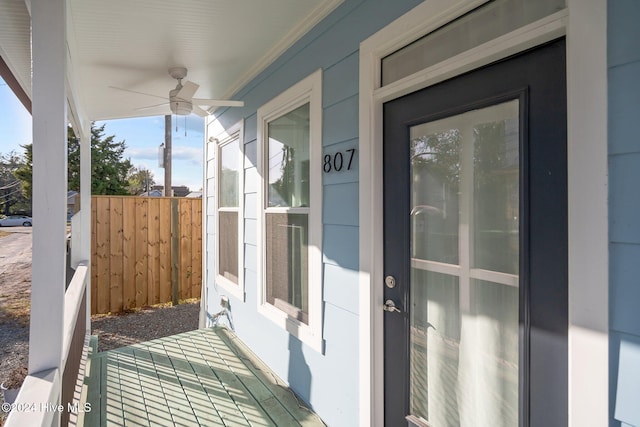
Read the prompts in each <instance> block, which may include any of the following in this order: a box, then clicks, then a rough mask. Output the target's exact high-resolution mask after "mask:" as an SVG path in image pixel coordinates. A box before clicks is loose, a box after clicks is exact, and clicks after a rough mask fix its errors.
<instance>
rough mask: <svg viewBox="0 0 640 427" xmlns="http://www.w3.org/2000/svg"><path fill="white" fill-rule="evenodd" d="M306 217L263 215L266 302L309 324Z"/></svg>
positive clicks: (297, 215)
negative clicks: (264, 216)
mask: <svg viewBox="0 0 640 427" xmlns="http://www.w3.org/2000/svg"><path fill="white" fill-rule="evenodd" d="M308 236H309V225H308V215H306V214H287V213H267V214H266V252H267V256H266V275H267V302H268V303H269V304H272V305H274V306H275V307H277V308H279V309H280V310H282V311H284V312H285V313H287V314H288V315H289V316H291V317H293V318H296V319H298V320H300V321H301V322H303V323H307V324H308V323H309V290H308V289H309V283H308V249H307V246H308Z"/></svg>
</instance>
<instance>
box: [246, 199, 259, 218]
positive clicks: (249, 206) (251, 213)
mask: <svg viewBox="0 0 640 427" xmlns="http://www.w3.org/2000/svg"><path fill="white" fill-rule="evenodd" d="M257 214H258V195H257V194H256V193H246V194H245V196H244V217H245V218H251V219H255V218H256V217H257V216H258V215H257Z"/></svg>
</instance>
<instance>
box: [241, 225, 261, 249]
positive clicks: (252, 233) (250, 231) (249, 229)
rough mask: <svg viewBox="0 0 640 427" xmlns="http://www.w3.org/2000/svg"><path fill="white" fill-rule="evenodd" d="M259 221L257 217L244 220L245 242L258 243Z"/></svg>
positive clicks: (254, 244)
mask: <svg viewBox="0 0 640 427" xmlns="http://www.w3.org/2000/svg"><path fill="white" fill-rule="evenodd" d="M257 229H258V221H257V220H255V219H245V220H244V242H245V243H247V244H249V245H253V246H256V245H257V244H258V234H257Z"/></svg>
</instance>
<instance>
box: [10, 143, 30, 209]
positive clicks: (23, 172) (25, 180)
mask: <svg viewBox="0 0 640 427" xmlns="http://www.w3.org/2000/svg"><path fill="white" fill-rule="evenodd" d="M21 147H22V148H24V156H23V159H22V165H21V166H20V167H19V168H18V169H16V171H15V172H14V173H13V175H14V176H15V177H16V179H18V180H19V181H21V182H22V194H23V195H24V197H25V198H27V199H29V200H31V192H32V188H31V183H32V182H33V146H32V145H31V144H27V145H21Z"/></svg>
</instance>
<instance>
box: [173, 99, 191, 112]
mask: <svg viewBox="0 0 640 427" xmlns="http://www.w3.org/2000/svg"><path fill="white" fill-rule="evenodd" d="M169 106H170V107H171V112H172V113H173V114H177V115H178V116H188V115H189V114H191V111H192V110H193V105H192V104H191V103H190V102H187V101H171V103H169Z"/></svg>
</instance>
